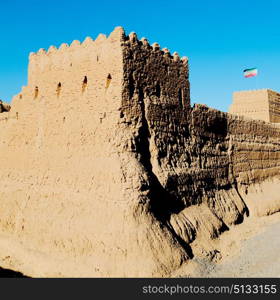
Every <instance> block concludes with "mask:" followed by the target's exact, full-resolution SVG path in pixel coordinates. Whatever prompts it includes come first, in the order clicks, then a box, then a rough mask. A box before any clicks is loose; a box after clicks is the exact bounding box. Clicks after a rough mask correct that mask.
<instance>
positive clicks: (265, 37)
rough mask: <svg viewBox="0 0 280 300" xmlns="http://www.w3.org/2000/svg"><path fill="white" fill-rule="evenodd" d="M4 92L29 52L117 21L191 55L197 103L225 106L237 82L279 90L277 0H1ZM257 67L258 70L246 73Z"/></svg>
mask: <svg viewBox="0 0 280 300" xmlns="http://www.w3.org/2000/svg"><path fill="white" fill-rule="evenodd" d="M0 14H1V17H0V32H1V35H0V38H1V42H0V98H2V99H3V100H4V101H8V102H9V101H10V100H11V97H12V96H13V95H15V94H17V93H18V92H19V91H20V89H21V86H23V85H26V84H27V64H28V55H29V52H36V51H38V49H39V48H46V49H48V48H49V46H50V45H55V46H59V45H60V44H61V43H63V42H66V43H71V41H72V40H75V39H78V40H80V41H83V40H84V38H85V37H86V36H91V37H92V38H94V39H95V38H96V37H97V35H98V34H99V33H100V32H102V33H105V34H109V33H110V32H111V31H112V30H113V28H114V27H115V26H119V25H120V26H123V27H124V28H125V30H126V33H129V32H131V31H135V32H136V33H137V35H138V37H139V38H141V37H143V36H145V37H146V38H148V40H149V41H150V43H153V42H158V43H159V44H160V45H161V47H167V48H169V49H170V50H171V52H173V51H177V52H178V53H179V54H180V55H181V56H188V57H189V63H190V82H191V100H192V103H204V104H207V105H208V106H211V107H214V108H218V109H220V110H223V111H227V109H228V106H229V105H230V103H231V97H232V92H233V91H235V90H244V89H255V88H270V89H274V90H278V91H280V78H279V77H280V59H279V56H280V1H279V0H223V1H222V0H211V1H210V0H192V1H190V0H182V1H179V0H172V1H170V0H169V1H165V0H161V1H159V0H150V1H148V0H141V1H132V0H130V1H126V0H124V1H122V0H118V1H112V0H107V1H106V0H105V1H101V0H99V1H94V0H79V1H72V0H67V1H66V0H60V1H53V0H47V1H42V0H40V1H35V0H24V1H23V0H13V1H10V0H0ZM250 67H257V68H258V70H259V75H258V77H257V78H248V79H245V78H243V75H242V71H243V69H244V68H250Z"/></svg>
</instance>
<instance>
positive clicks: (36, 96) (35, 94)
mask: <svg viewBox="0 0 280 300" xmlns="http://www.w3.org/2000/svg"><path fill="white" fill-rule="evenodd" d="M38 95H39V88H38V86H35V90H34V99H36V98H38Z"/></svg>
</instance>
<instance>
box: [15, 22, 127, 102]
mask: <svg viewBox="0 0 280 300" xmlns="http://www.w3.org/2000/svg"><path fill="white" fill-rule="evenodd" d="M123 35H124V31H123V29H122V28H121V27H117V28H115V30H114V31H113V32H112V33H111V34H110V35H109V36H108V37H106V35H104V34H99V35H98V37H97V38H96V39H95V40H93V39H92V38H90V37H86V38H85V40H84V41H83V42H80V41H78V40H74V41H73V42H72V43H71V44H70V45H68V44H66V43H63V44H61V45H60V46H59V47H55V46H50V47H49V48H48V50H45V49H42V48H41V49H39V50H38V51H37V52H36V53H30V55H29V66H28V85H27V88H26V89H25V93H24V91H22V93H21V94H22V95H23V96H24V97H25V98H26V97H28V98H34V99H41V97H42V96H43V97H45V98H50V97H53V96H56V95H58V94H59V93H58V91H57V90H58V88H59V87H60V90H61V93H60V94H59V95H61V96H62V95H63V94H64V95H68V96H70V95H71V94H72V95H74V94H75V90H76V91H77V93H76V96H77V95H79V94H80V91H81V89H83V91H85V85H84V81H85V80H87V82H88V84H89V85H92V84H93V83H94V84H95V85H96V84H98V85H103V86H104V85H106V78H107V76H108V74H111V76H113V77H116V76H115V75H116V73H118V72H119V69H120V68H119V65H118V63H116V65H117V68H118V70H117V68H115V70H114V65H113V64H112V62H114V61H115V60H119V62H121V58H120V55H121V48H120V42H121V40H122V38H123ZM112 73H114V74H112ZM101 76H102V78H103V82H102V83H101V82H97V81H99V79H98V78H99V77H101ZM100 79H101V78H100ZM104 82H105V84H104ZM66 89H67V93H63V91H66Z"/></svg>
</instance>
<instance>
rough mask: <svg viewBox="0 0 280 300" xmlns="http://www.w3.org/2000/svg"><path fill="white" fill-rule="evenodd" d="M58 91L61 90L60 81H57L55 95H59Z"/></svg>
mask: <svg viewBox="0 0 280 300" xmlns="http://www.w3.org/2000/svg"><path fill="white" fill-rule="evenodd" d="M60 92H61V82H59V83H58V85H57V88H56V95H57V97H59V95H60Z"/></svg>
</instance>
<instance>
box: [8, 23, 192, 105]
mask: <svg viewBox="0 0 280 300" xmlns="http://www.w3.org/2000/svg"><path fill="white" fill-rule="evenodd" d="M132 65H133V66H134V67H133V68H134V70H132V69H130V70H128V69H129V68H130V67H131V66H132ZM136 70H137V71H136ZM132 74H133V75H132ZM140 74H142V75H141V76H140ZM143 74H144V75H143ZM180 76H181V77H180ZM132 77H133V79H132ZM144 77H145V80H144ZM132 81H133V82H132ZM168 81H169V82H170V84H169V86H168V84H167V82H168ZM171 82H172V83H171ZM179 82H181V83H180V84H179ZM132 85H134V87H133V88H132ZM140 85H142V88H143V89H145V90H146V92H147V93H148V94H149V93H150V90H157V91H156V92H152V93H154V94H156V95H158V98H160V99H161V100H160V101H163V102H168V101H169V100H170V99H171V98H172V99H173V100H172V101H173V102H176V99H175V98H180V101H179V102H182V103H183V102H184V104H186V105H189V102H190V100H189V82H188V58H187V57H185V56H183V57H180V56H179V54H178V53H177V52H174V53H173V54H171V53H170V51H169V50H168V49H167V48H162V49H161V48H160V45H159V44H158V43H156V42H155V43H153V44H150V43H149V41H148V40H147V39H146V38H144V37H143V38H141V39H140V40H139V39H138V37H137V35H136V33H135V32H131V33H130V34H128V35H126V34H125V32H124V29H123V28H122V27H116V28H115V29H114V30H113V32H112V33H111V34H110V35H109V36H108V37H107V36H106V35H104V34H99V35H98V37H97V38H96V39H95V40H93V39H92V38H90V37H87V38H85V40H84V41H83V42H80V41H78V40H74V41H73V42H72V43H71V44H70V45H68V44H66V43H63V44H61V45H60V46H59V47H58V48H57V47H55V46H50V47H49V48H48V50H45V49H39V50H38V52H36V53H30V55H29V66H28V85H27V86H25V87H23V88H22V91H21V92H20V93H19V94H18V95H17V96H15V97H14V99H13V102H15V103H17V102H19V101H21V102H22V101H30V102H31V103H34V100H36V102H40V101H44V102H45V103H54V101H57V100H58V99H59V101H60V102H63V101H64V102H65V103H66V102H68V103H69V102H71V101H74V100H75V99H76V100H75V101H77V100H78V99H80V98H81V97H83V98H84V99H85V98H86V99H87V101H88V102H89V101H91V102H92V101H93V99H96V101H100V99H108V102H109V101H110V99H111V100H112V99H118V100H117V101H114V104H115V108H114V109H118V107H120V106H122V105H127V103H126V104H125V103H124V102H125V101H123V100H121V98H123V97H126V100H128V101H129V99H130V98H131V95H130V94H131V91H132V90H137V89H138V88H139V86H140ZM171 85H172V87H171ZM148 86H149V88H147V87H148ZM179 86H181V89H180V90H179V88H178V87H179ZM128 89H130V91H129V92H126V95H124V94H123V91H127V90H128ZM160 89H162V90H163V93H162V94H161V93H159V90H160ZM183 90H184V91H183ZM128 94H129V95H130V96H128ZM148 94H147V96H148ZM97 98H98V99H99V100H97ZM54 99H55V100H54ZM90 99H91V100H90ZM105 102H106V100H105ZM169 102H170V101H169ZM177 102H178V101H177ZM182 105H183V104H182ZM182 105H181V106H182ZM107 109H109V110H110V109H113V108H112V107H109V106H108V107H107Z"/></svg>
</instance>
